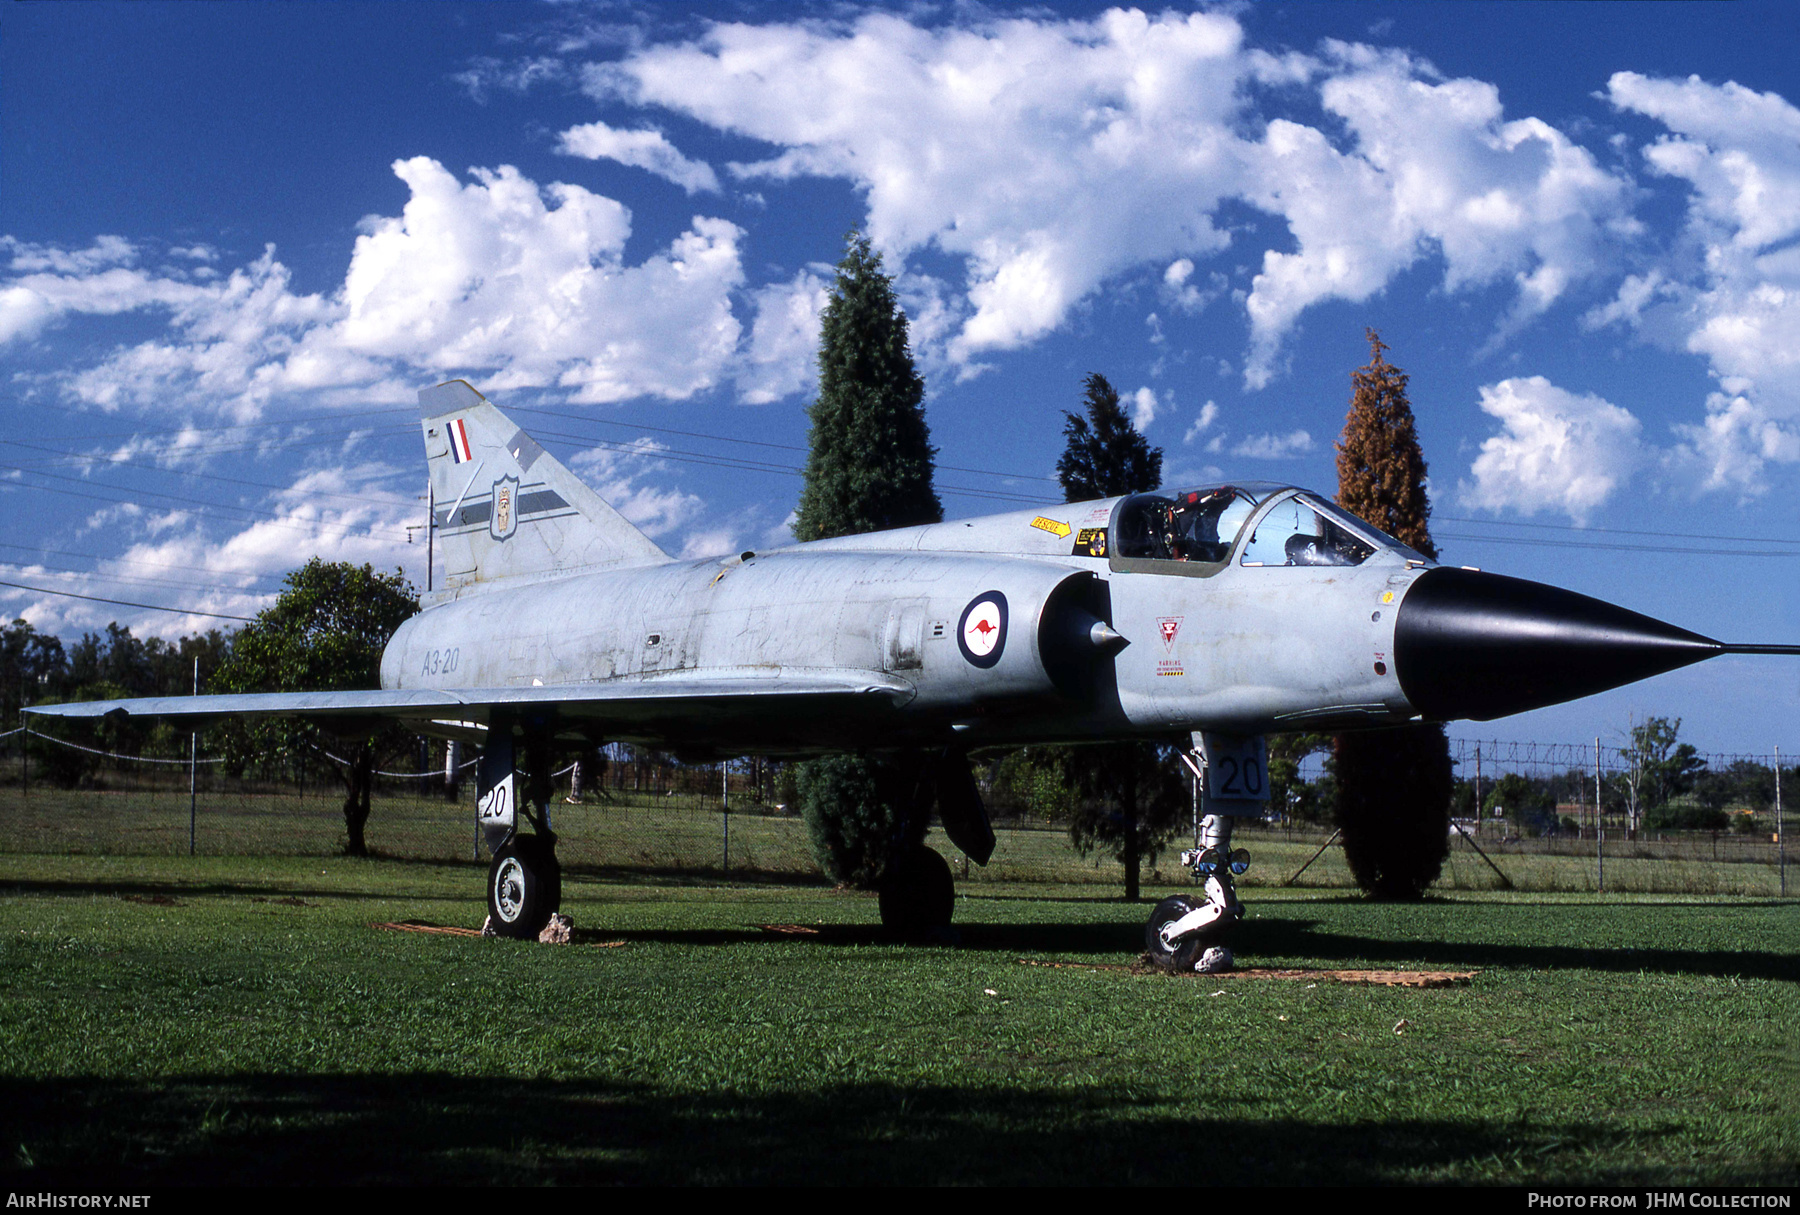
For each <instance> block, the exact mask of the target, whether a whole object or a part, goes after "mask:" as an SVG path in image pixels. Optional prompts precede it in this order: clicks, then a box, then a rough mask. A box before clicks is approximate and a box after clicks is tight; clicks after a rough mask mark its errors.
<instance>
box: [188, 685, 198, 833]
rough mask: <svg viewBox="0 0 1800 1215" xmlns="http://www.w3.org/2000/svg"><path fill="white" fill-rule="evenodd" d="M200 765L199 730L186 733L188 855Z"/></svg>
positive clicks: (195, 814)
mask: <svg viewBox="0 0 1800 1215" xmlns="http://www.w3.org/2000/svg"><path fill="white" fill-rule="evenodd" d="M194 695H195V696H198V695H200V655H198V654H196V655H194ZM199 767H200V732H199V731H198V730H196V731H194V732H193V733H191V734H189V735H188V855H189V856H193V855H194V826H195V822H196V820H197V819H198V818H199V813H198V808H197V805H196V802H197V799H196V797H195V795H194V788H195V781H194V774H195V773H196V772H197V771H198V770H199Z"/></svg>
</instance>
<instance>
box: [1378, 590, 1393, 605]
mask: <svg viewBox="0 0 1800 1215" xmlns="http://www.w3.org/2000/svg"><path fill="white" fill-rule="evenodd" d="M1381 601H1382V602H1383V603H1392V602H1393V601H1394V592H1392V591H1383V592H1381Z"/></svg>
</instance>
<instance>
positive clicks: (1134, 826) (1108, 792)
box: [1056, 742, 1192, 899]
mask: <svg viewBox="0 0 1800 1215" xmlns="http://www.w3.org/2000/svg"><path fill="white" fill-rule="evenodd" d="M1181 745H1182V744H1181V743H1180V742H1166V743H1155V742H1117V743H1099V744H1096V745H1093V746H1086V747H1059V748H1057V749H1056V754H1057V758H1058V759H1059V760H1060V762H1061V769H1062V777H1063V780H1064V782H1065V783H1066V784H1067V785H1068V786H1069V787H1070V788H1072V789H1074V790H1075V791H1076V792H1077V794H1078V795H1079V796H1078V798H1077V800H1076V807H1077V808H1076V813H1075V816H1074V819H1073V820H1072V821H1071V822H1070V824H1069V838H1070V840H1071V841H1073V843H1074V844H1075V847H1076V848H1077V849H1078V850H1079V851H1080V852H1081V854H1082V855H1083V856H1087V855H1089V854H1090V853H1093V852H1095V851H1105V852H1107V853H1109V854H1111V855H1112V856H1114V857H1117V858H1118V860H1119V861H1120V862H1121V863H1122V864H1123V865H1124V866H1125V897H1126V898H1128V899H1136V898H1137V897H1138V895H1139V893H1140V891H1141V888H1142V872H1141V871H1142V868H1143V863H1144V862H1145V861H1146V860H1148V861H1150V862H1151V863H1152V864H1154V863H1155V861H1156V858H1157V856H1158V855H1159V854H1160V853H1161V852H1162V850H1163V848H1164V846H1166V845H1167V844H1168V842H1169V840H1170V839H1171V838H1173V837H1174V835H1175V833H1176V832H1177V831H1179V830H1180V829H1181V826H1182V824H1183V823H1184V822H1186V821H1187V815H1188V813H1189V808H1190V806H1191V805H1192V802H1191V800H1190V798H1191V795H1190V794H1189V791H1188V781H1187V777H1186V771H1187V769H1186V768H1184V767H1183V766H1182V764H1181V761H1180V760H1178V759H1176V758H1175V752H1176V750H1177V749H1178V748H1179V747H1180V746H1181Z"/></svg>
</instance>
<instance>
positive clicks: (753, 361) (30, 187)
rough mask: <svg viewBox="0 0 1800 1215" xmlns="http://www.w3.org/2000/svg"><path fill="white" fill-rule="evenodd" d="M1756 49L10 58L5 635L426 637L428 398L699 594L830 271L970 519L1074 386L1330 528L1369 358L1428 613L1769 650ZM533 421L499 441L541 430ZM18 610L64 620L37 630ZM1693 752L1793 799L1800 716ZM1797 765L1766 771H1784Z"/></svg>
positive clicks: (1738, 21)
mask: <svg viewBox="0 0 1800 1215" xmlns="http://www.w3.org/2000/svg"><path fill="white" fill-rule="evenodd" d="M1796 35H1800V16H1796V15H1795V14H1794V13H1793V11H1792V10H1791V9H1790V8H1784V7H1779V6H1775V5H1764V4H1736V5H1683V4H1658V5H1644V6H1640V5H1630V4H1618V5H1587V4H1574V5H1559V4H1539V5H1510V4H1508V5H1491V6H1490V5H1480V4H1468V5H1426V4H1416V5H1414V4H1408V5H1387V4H1357V5H1337V4H1332V5H1309V4H1285V5H1277V4H1267V5H1255V6H1245V7H1224V8H1199V9H1195V8H1171V9H1166V10H1130V9H1108V8H1104V7H1101V6H1080V5H1063V6H1058V7H1056V8H1055V9H1053V10H1052V9H1044V8H1025V7H1009V6H991V7H980V6H968V5H937V6H933V5H915V6H906V7H897V6H896V7H857V6H845V5H829V6H825V5H820V6H793V5H789V6H783V5H774V4H759V5H743V6H731V5H676V4H655V5H641V6H633V5H576V4H554V5H526V4H507V5H498V4H472V5H462V4H433V5H411V4H409V5H392V4H368V5H355V4H331V5H303V4H287V5H276V4H254V5H223V4H218V5H215V4H196V5H160V4H139V5H128V6H118V5H106V4H97V5H24V6H20V5H13V6H7V7H6V8H5V9H4V10H0V238H3V240H4V244H3V245H0V377H3V379H0V384H3V385H4V386H3V387H0V393H4V396H3V397H0V400H3V401H4V406H3V408H4V411H5V416H6V417H7V419H8V425H7V427H6V434H5V442H6V446H5V448H4V449H0V502H3V503H4V504H5V509H6V511H7V518H8V520H9V522H10V524H11V526H10V527H8V529H7V532H8V535H6V536H5V537H3V538H0V544H3V545H4V547H0V581H4V582H8V583H16V584H22V585H24V586H29V587H35V588H42V589H39V590H25V589H18V588H17V587H0V612H4V613H5V614H6V616H7V617H9V618H10V617H14V616H23V617H25V618H27V619H29V620H31V621H32V622H33V623H34V624H36V625H37V626H38V627H40V628H44V629H48V630H50V631H54V632H58V633H60V634H62V635H64V636H66V637H73V636H76V635H78V634H79V633H80V632H82V631H84V630H91V629H97V628H100V627H102V626H104V625H105V624H106V623H107V622H108V621H110V620H114V619H117V620H120V621H122V622H124V623H128V624H130V625H131V627H132V628H133V629H134V630H135V631H138V632H140V633H144V632H152V633H160V634H164V635H178V634H180V633H182V632H186V631H192V630H193V629H195V628H200V627H207V626H208V625H209V624H215V623H219V621H218V620H217V619H216V618H214V617H206V616H200V615H194V614H175V613H169V612H158V611H149V610H145V609H141V608H131V607H124V606H120V605H117V604H106V603H97V602H94V601H92V600H90V599H77V598H71V597H69V595H71V594H74V595H87V596H94V597H98V598H100V599H114V600H126V601H131V602H133V603H141V604H155V605H163V606H172V607H179V608H185V609H190V610H192V611H204V612H213V613H218V614H220V615H223V616H234V615H235V616H248V615H251V614H253V613H254V612H255V611H256V610H257V609H258V608H259V607H261V606H263V605H265V604H266V603H267V602H268V597H269V596H270V595H271V594H272V593H273V591H274V590H275V588H276V587H277V586H278V584H279V580H280V577H281V575H282V574H283V573H285V572H286V571H287V570H289V569H291V568H293V567H294V566H296V565H298V564H299V563H300V562H301V561H303V560H304V559H305V558H306V557H307V556H310V555H312V554H313V553H315V552H316V553H319V554H321V555H323V556H325V557H327V558H329V559H348V560H355V561H358V562H361V561H369V562H373V563H375V564H376V565H377V566H380V567H383V568H392V567H394V566H396V565H399V566H402V567H404V568H405V569H406V570H407V572H408V573H409V574H410V575H411V576H412V577H413V578H414V580H415V581H417V582H420V583H422V582H423V581H424V567H423V549H422V546H421V545H420V544H418V543H410V544H409V543H408V527H409V525H412V524H416V523H417V522H419V521H420V520H421V519H422V515H423V506H422V503H421V502H420V501H419V500H418V498H419V495H421V494H422V493H423V488H424V478H423V463H422V460H421V459H420V458H419V452H418V450H417V445H418V436H417V430H416V426H415V425H414V423H413V416H414V415H413V410H412V396H413V393H414V391H415V390H416V389H417V388H418V387H420V386H422V385H425V384H428V383H431V382H435V381H436V380H438V379H442V378H445V377H448V376H452V375H461V376H465V377H467V378H469V379H470V380H471V381H472V382H473V383H475V384H476V385H477V386H478V387H480V388H481V389H482V390H483V391H484V392H486V393H487V394H488V395H489V396H490V397H491V398H492V399H493V400H494V401H495V402H496V403H498V404H499V405H501V407H502V408H507V409H513V410H517V411H519V412H518V414H517V416H518V417H519V418H520V420H521V421H522V422H524V423H525V424H526V426H527V427H528V428H529V429H531V430H533V431H534V433H537V434H538V435H539V437H540V438H541V439H542V440H543V441H544V442H545V444H546V446H548V447H550V448H551V450H553V451H555V452H556V453H557V454H558V455H559V456H560V457H561V458H563V459H564V461H565V462H567V463H569V464H570V465H571V466H572V467H574V468H575V469H576V470H577V471H578V472H580V473H581V474H582V475H583V476H585V477H587V478H588V479H589V480H590V481H591V482H592V483H594V484H595V485H596V486H597V487H599V488H601V489H602V492H603V493H605V494H606V495H608V496H609V498H610V499H611V500H612V501H614V503H615V505H618V506H620V508H621V509H623V510H625V511H626V512H627V514H628V515H630V516H631V517H632V518H634V519H635V520H637V521H639V522H640V524H641V525H642V526H644V527H645V529H646V530H648V531H650V532H651V533H652V534H653V535H654V536H655V537H656V538H657V540H658V541H659V542H660V543H661V544H663V546H664V547H665V548H666V549H668V550H669V551H671V552H674V553H686V554H691V555H703V554H707V553H714V552H726V551H733V550H736V549H740V548H746V547H765V546H768V545H770V544H772V543H779V542H781V540H782V538H783V537H784V536H785V530H784V528H785V521H786V519H787V516H788V513H789V511H790V510H791V509H792V507H793V504H794V500H795V497H796V495H797V493H798V488H799V480H798V477H797V476H796V475H795V472H794V469H795V468H796V467H797V465H798V464H799V463H800V461H801V459H802V455H803V453H802V452H801V451H800V450H798V449H799V448H802V447H803V446H804V443H805V439H806V420H805V412H804V408H805V403H806V400H807V397H808V393H809V391H810V377H811V365H810V356H811V353H812V350H813V342H814V339H815V336H816V320H817V312H818V308H819V307H820V305H821V303H822V300H823V290H824V287H825V285H826V283H827V282H828V276H829V273H830V266H831V264H832V263H833V262H834V261H836V259H837V258H838V257H839V256H840V254H841V251H842V247H843V236H844V233H845V232H846V231H847V230H849V229H851V228H853V227H861V228H864V229H865V230H867V231H868V232H869V233H870V235H871V236H872V237H873V239H874V240H875V241H876V243H877V245H878V247H879V248H880V249H881V250H882V251H883V253H884V256H885V257H886V259H887V264H888V266H889V267H890V269H892V270H895V271H896V272H898V280H897V281H898V286H899V288H900V291H901V294H902V298H903V299H904V300H905V302H906V304H907V307H908V310H909V313H910V315H911V317H912V320H913V325H914V344H915V349H916V352H917V354H918V357H919V361H920V365H921V368H922V370H923V371H924V373H925V375H926V379H927V383H928V386H929V388H928V391H929V397H928V418H929V421H930V424H931V427H932V433H933V437H934V440H935V442H936V443H937V445H938V447H939V462H940V471H939V483H940V491H941V492H942V495H943V498H944V501H945V506H946V509H947V511H948V512H949V513H950V514H951V515H953V516H955V515H972V514H979V513H982V512H984V511H988V510H993V509H1003V508H1005V507H1006V506H1008V505H1012V504H1014V503H1023V502H1026V501H1030V500H1034V499H1037V498H1039V497H1049V498H1050V499H1052V500H1054V498H1055V497H1056V490H1055V486H1054V483H1053V482H1052V481H1050V480H1049V479H1048V478H1049V477H1050V475H1051V473H1052V469H1053V466H1054V463H1055V459H1056V456H1057V454H1058V452H1059V451H1060V448H1061V444H1062V434H1061V427H1062V413H1061V411H1062V410H1064V409H1072V408H1076V407H1077V405H1078V401H1079V397H1080V386H1081V382H1082V380H1083V378H1084V377H1085V376H1086V375H1087V374H1088V373H1089V372H1094V371H1098V372H1101V373H1102V374H1104V375H1106V376H1107V377H1108V378H1109V379H1111V380H1112V381H1113V383H1114V384H1115V385H1116V386H1117V387H1118V388H1119V389H1120V391H1121V393H1123V394H1124V395H1125V396H1126V397H1127V398H1128V399H1129V400H1130V402H1131V404H1132V407H1133V409H1134V411H1135V412H1136V414H1137V416H1138V418H1139V419H1140V422H1141V424H1142V425H1143V427H1144V428H1145V431H1146V433H1147V434H1148V436H1149V437H1150V439H1151V440H1152V441H1153V442H1155V443H1157V444H1158V445H1160V446H1161V447H1162V448H1163V451H1164V453H1165V468H1166V470H1167V472H1168V475H1169V477H1170V479H1171V480H1174V481H1180V480H1200V479H1212V478H1220V477H1242V478H1256V479H1273V480H1288V481H1293V482H1295V483H1298V484H1305V485H1311V486H1315V487H1318V488H1321V489H1324V490H1327V491H1329V490H1331V489H1332V488H1333V487H1334V486H1335V481H1336V474H1335V468H1334V462H1333V453H1332V447H1331V444H1332V441H1333V439H1334V438H1335V437H1336V435H1337V433H1338V430H1339V429H1340V428H1341V426H1342V423H1343V415H1344V411H1345V408H1346V405H1347V402H1348V396H1349V375H1350V372H1351V371H1352V370H1353V369H1354V368H1355V367H1357V366H1358V365H1360V364H1362V363H1363V362H1365V361H1366V358H1367V343H1366V340H1365V338H1364V330H1365V328H1367V327H1371V326H1372V327H1374V328H1377V329H1378V330H1380V332H1381V335H1382V337H1383V339H1384V340H1385V341H1386V342H1387V343H1388V344H1389V346H1390V347H1391V352H1390V355H1389V357H1390V358H1391V359H1392V360H1393V361H1394V362H1395V363H1397V364H1398V365H1399V366H1401V367H1403V368H1404V369H1405V370H1406V371H1407V372H1408V373H1409V374H1410V375H1411V377H1412V401H1413V405H1414V408H1415V411H1416V412H1417V414H1418V417H1419V424H1420V432H1421V435H1422V437H1423V440H1424V444H1425V454H1426V458H1427V460H1428V461H1429V462H1430V466H1431V477H1432V488H1433V500H1434V506H1435V512H1436V513H1435V523H1434V526H1435V531H1436V534H1437V537H1438V542H1439V545H1440V547H1441V548H1442V549H1443V550H1444V553H1445V559H1446V560H1448V561H1451V562H1454V563H1457V564H1468V565H1476V566H1480V567H1482V568H1484V569H1492V570H1497V571H1501V572H1507V573H1514V574H1519V575H1522V576H1526V577H1532V578H1538V579H1541V580H1544V581H1548V582H1553V583H1557V584H1559V585H1563V586H1567V587H1571V588H1573V589H1576V590H1579V591H1583V592H1585V593H1588V594H1593V595H1598V596H1601V597H1603V598H1607V599H1610V600H1613V601H1616V602H1620V603H1623V604H1625V605H1627V606H1629V607H1632V608H1635V609H1637V610H1639V611H1644V612H1647V613H1649V614H1651V615H1654V616H1658V617H1661V618H1663V619H1668V620H1671V621H1674V622H1676V623H1679V624H1682V625H1685V626H1687V627H1690V628H1694V629H1696V630H1698V631H1700V632H1704V633H1707V634H1710V635H1713V636H1718V637H1723V638H1727V639H1733V640H1767V641H1795V640H1800V607H1797V606H1796V604H1797V602H1800V595H1797V594H1796V591H1797V590H1800V528H1797V527H1796V522H1797V519H1800V511H1797V510H1796V507H1795V504H1794V503H1795V497H1794V496H1795V490H1796V488H1800V81H1796V79H1795V74H1796V69H1795V68H1794V67H1793V65H1792V55H1791V48H1792V47H1793V46H1794V45H1795V42H1796ZM528 410H529V411H538V412H526V411H528ZM49 591H56V592H64V594H51V593H47V592H49ZM1646 714H1660V715H1667V716H1672V717H1682V718H1683V719H1684V720H1685V721H1686V723H1687V726H1686V731H1685V732H1686V734H1687V735H1688V736H1689V737H1691V738H1692V739H1693V740H1694V741H1696V742H1698V743H1699V744H1701V745H1702V746H1704V747H1706V748H1708V749H1713V750H1721V751H1751V750H1755V751H1763V750H1766V749H1767V748H1768V747H1769V746H1771V745H1772V744H1775V743H1778V742H1780V743H1785V744H1788V745H1792V746H1794V748H1795V749H1796V750H1800V733H1797V732H1796V724H1797V723H1800V670H1796V669H1795V664H1793V663H1780V662H1777V661H1775V660H1771V659H1762V660H1756V659H1736V658H1734V659H1729V660H1719V661H1716V662H1713V663H1709V664H1705V665H1703V666H1701V667H1697V668H1690V669H1689V670H1687V671H1684V672H1679V673H1675V674H1672V675H1668V676H1664V677H1661V678H1659V679H1657V680H1652V681H1649V682H1647V683H1645V684H1641V685H1638V686H1635V687H1633V688H1630V689H1624V690H1621V691H1618V692H1615V693H1611V694H1608V695H1606V696H1602V697H1597V698H1593V699H1590V700H1587V701H1583V702H1581V703H1579V704H1577V705H1574V706H1566V707H1561V708H1557V709H1551V710H1545V711H1542V712H1540V713H1536V714H1530V715H1525V716H1523V717H1519V718H1514V719H1510V720H1508V721H1506V722H1500V723H1493V724H1490V725H1480V726H1475V725H1468V726H1459V727H1457V728H1456V730H1455V732H1456V733H1458V734H1461V735H1463V736H1465V737H1500V738H1511V739H1539V740H1545V741H1574V740H1579V739H1583V738H1587V739H1591V738H1593V737H1594V736H1595V735H1601V736H1603V737H1606V738H1607V739H1608V740H1615V739H1616V738H1617V737H1618V736H1619V734H1620V733H1621V732H1623V731H1624V730H1625V729H1626V728H1627V726H1628V723H1629V721H1630V720H1631V718H1632V717H1633V715H1636V716H1637V717H1639V718H1641V717H1642V716H1644V715H1646ZM1784 749H1785V747H1784Z"/></svg>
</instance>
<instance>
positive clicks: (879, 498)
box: [794, 232, 944, 540]
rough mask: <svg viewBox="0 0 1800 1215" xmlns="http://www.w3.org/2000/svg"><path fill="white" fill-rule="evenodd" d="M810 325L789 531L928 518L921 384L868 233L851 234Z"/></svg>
mask: <svg viewBox="0 0 1800 1215" xmlns="http://www.w3.org/2000/svg"><path fill="white" fill-rule="evenodd" d="M847 239H848V246H849V247H848V249H847V250H846V251H845V254H844V260H842V261H840V262H839V263H838V267H837V282H836V284H835V285H834V286H833V288H832V292H831V301H830V302H829V303H828V304H826V306H825V314H824V316H823V317H822V318H821V321H820V326H819V395H818V398H817V399H816V400H814V402H813V404H812V407H811V408H810V409H809V410H808V411H807V416H808V417H810V418H811V419H812V431H811V434H810V436H809V438H808V442H809V444H810V449H809V452H808V455H807V458H806V484H805V486H804V488H802V489H801V491H800V507H799V511H798V518H797V519H796V520H795V522H794V535H795V536H796V537H797V538H799V539H801V540H821V539H824V538H825V537H828V536H850V535H858V534H860V533H863V532H878V531H885V530H887V529H889V528H895V527H910V526H912V525H913V524H916V523H936V522H938V521H939V520H941V519H942V518H943V517H944V511H943V507H942V506H941V505H940V504H939V503H938V497H937V491H936V490H934V489H933V488H932V458H933V457H934V456H935V455H936V454H937V452H936V451H935V449H933V447H932V446H931V432H930V430H929V429H928V428H927V427H926V425H925V405H924V401H925V381H924V380H923V379H921V378H920V377H919V373H918V370H917V369H916V368H915V367H914V366H913V358H912V347H911V344H910V342H909V341H908V338H907V331H906V314H905V313H904V312H902V311H901V310H900V304H899V301H898V300H897V299H896V298H895V296H894V283H893V280H892V279H891V278H889V277H888V276H887V275H886V274H885V273H883V272H882V269H881V255H880V254H879V253H875V252H874V251H872V250H871V249H870V247H869V238H868V237H866V236H863V235H862V234H861V233H855V232H853V233H851V234H850V236H849V237H848V238H847Z"/></svg>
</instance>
